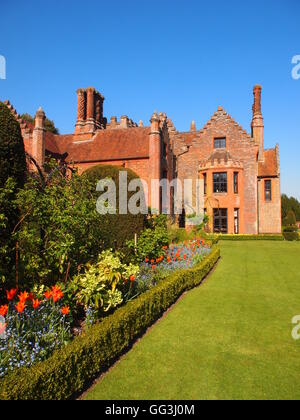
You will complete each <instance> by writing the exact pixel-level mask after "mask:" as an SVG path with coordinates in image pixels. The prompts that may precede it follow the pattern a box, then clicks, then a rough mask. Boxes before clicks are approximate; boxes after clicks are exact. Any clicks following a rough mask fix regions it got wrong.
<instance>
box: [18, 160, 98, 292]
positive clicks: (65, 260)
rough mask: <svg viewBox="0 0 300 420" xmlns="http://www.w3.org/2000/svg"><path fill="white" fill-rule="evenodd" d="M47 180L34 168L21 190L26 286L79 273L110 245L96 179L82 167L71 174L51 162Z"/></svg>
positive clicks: (22, 264) (22, 263)
mask: <svg viewBox="0 0 300 420" xmlns="http://www.w3.org/2000/svg"><path fill="white" fill-rule="evenodd" d="M51 165H52V168H51V169H52V170H50V171H49V174H48V175H47V176H46V179H45V180H44V181H43V182H42V181H41V179H40V177H39V176H38V175H36V174H31V175H30V177H29V179H28V182H27V183H26V184H25V186H24V188H23V189H22V190H20V191H19V193H18V195H17V199H16V204H17V206H18V208H19V209H20V210H21V217H20V220H19V229H18V231H17V232H16V233H15V235H14V239H15V241H17V242H18V243H19V252H20V278H21V279H22V284H23V285H24V286H26V287H29V286H32V285H33V284H47V285H48V284H53V283H55V282H56V281H58V280H61V281H64V280H66V279H67V278H68V277H69V276H73V275H74V274H77V273H78V271H79V270H80V268H81V266H82V265H84V264H86V263H87V262H88V261H93V260H96V259H97V257H98V255H99V253H100V252H101V251H102V250H103V249H104V248H103V246H104V241H103V235H102V232H101V220H100V217H99V214H98V213H97V211H96V201H95V198H94V196H93V185H92V184H91V183H90V182H89V181H88V180H87V179H86V178H82V177H80V176H79V175H78V174H77V173H75V174H73V175H72V176H71V177H70V178H68V177H66V176H64V174H63V171H61V170H60V169H59V168H58V167H56V166H55V165H56V163H50V166H51Z"/></svg>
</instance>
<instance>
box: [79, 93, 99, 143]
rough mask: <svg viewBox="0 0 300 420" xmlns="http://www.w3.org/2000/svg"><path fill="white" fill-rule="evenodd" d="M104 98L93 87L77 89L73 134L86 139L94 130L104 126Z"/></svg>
mask: <svg viewBox="0 0 300 420" xmlns="http://www.w3.org/2000/svg"><path fill="white" fill-rule="evenodd" d="M104 100H105V98H104V97H103V96H102V95H101V94H100V93H99V92H98V91H97V90H96V89H95V88H93V87H89V88H87V89H78V90H77V122H76V125H75V134H76V135H78V138H79V139H87V138H89V137H90V136H92V135H93V134H95V132H96V130H99V129H103V128H106V120H105V118H104V117H103V103H104Z"/></svg>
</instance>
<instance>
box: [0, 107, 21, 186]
mask: <svg viewBox="0 0 300 420" xmlns="http://www.w3.org/2000/svg"><path fill="white" fill-rule="evenodd" d="M25 174H26V157H25V148H24V142H23V138H22V134H21V128H20V125H19V123H18V121H17V120H16V119H15V117H14V116H13V115H12V113H11V112H10V110H9V109H8V108H7V106H6V105H4V104H3V103H2V102H0V187H3V186H4V185H5V183H6V181H7V179H8V178H13V179H14V180H15V181H16V183H17V186H19V187H22V185H23V184H24V180H25Z"/></svg>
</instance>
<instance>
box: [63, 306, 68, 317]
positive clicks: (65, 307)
mask: <svg viewBox="0 0 300 420" xmlns="http://www.w3.org/2000/svg"><path fill="white" fill-rule="evenodd" d="M61 313H62V314H63V315H64V316H66V315H69V313H70V308H69V307H68V306H63V307H62V308H61Z"/></svg>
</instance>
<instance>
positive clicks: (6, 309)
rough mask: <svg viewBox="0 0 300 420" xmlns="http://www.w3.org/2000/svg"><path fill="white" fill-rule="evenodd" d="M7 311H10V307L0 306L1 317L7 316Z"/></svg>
mask: <svg viewBox="0 0 300 420" xmlns="http://www.w3.org/2000/svg"><path fill="white" fill-rule="evenodd" d="M7 311H8V306H7V305H3V306H0V315H1V316H5V315H6V314H7Z"/></svg>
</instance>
